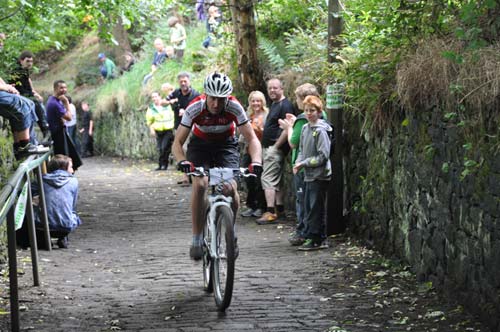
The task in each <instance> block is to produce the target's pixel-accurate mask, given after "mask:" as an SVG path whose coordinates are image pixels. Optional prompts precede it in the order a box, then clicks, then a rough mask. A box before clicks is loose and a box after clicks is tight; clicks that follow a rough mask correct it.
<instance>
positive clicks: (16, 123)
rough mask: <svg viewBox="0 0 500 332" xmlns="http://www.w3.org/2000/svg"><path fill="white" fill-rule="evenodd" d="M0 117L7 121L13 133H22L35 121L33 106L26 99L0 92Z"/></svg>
mask: <svg viewBox="0 0 500 332" xmlns="http://www.w3.org/2000/svg"><path fill="white" fill-rule="evenodd" d="M0 116H2V117H5V118H7V119H9V121H10V125H11V127H12V130H13V131H15V132H18V131H23V130H24V129H26V128H29V127H30V126H31V125H32V123H33V122H34V121H36V114H35V104H34V103H33V102H32V101H31V100H29V99H28V98H25V97H22V96H19V95H15V94H12V93H8V92H5V91H0Z"/></svg>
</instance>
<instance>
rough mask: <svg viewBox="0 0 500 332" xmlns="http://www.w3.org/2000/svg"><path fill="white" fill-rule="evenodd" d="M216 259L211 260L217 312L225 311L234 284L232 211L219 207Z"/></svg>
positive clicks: (225, 207)
mask: <svg viewBox="0 0 500 332" xmlns="http://www.w3.org/2000/svg"><path fill="white" fill-rule="evenodd" d="M216 229H217V231H216V237H217V248H216V251H217V257H216V258H215V259H213V260H212V262H211V263H212V265H213V270H212V273H213V274H212V279H213V286H214V297H215V304H216V305H217V309H219V311H224V310H226V308H227V307H229V304H230V303H231V298H232V296H233V282H234V261H235V257H234V227H233V211H232V210H231V209H230V208H229V207H227V206H219V207H218V208H217V214H216Z"/></svg>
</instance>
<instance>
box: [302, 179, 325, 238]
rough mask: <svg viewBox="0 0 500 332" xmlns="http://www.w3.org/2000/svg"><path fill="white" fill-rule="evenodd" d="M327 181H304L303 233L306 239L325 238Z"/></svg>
mask: <svg viewBox="0 0 500 332" xmlns="http://www.w3.org/2000/svg"><path fill="white" fill-rule="evenodd" d="M328 184H329V181H312V182H304V223H305V230H304V235H305V238H306V239H311V240H313V241H322V240H324V239H325V238H326V230H325V226H326V194H327V192H328Z"/></svg>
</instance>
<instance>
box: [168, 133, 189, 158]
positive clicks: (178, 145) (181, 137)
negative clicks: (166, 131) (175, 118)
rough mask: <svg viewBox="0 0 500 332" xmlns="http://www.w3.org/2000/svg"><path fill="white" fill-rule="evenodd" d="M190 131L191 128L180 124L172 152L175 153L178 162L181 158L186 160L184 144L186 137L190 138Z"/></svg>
mask: <svg viewBox="0 0 500 332" xmlns="http://www.w3.org/2000/svg"><path fill="white" fill-rule="evenodd" d="M190 131H191V129H190V128H188V127H186V126H183V125H179V127H178V128H177V130H176V132H175V139H174V144H173V145H172V152H173V153H174V156H175V160H177V162H179V161H181V160H186V154H185V153H184V150H183V149H182V146H183V145H184V142H186V139H187V138H188V135H189V132H190Z"/></svg>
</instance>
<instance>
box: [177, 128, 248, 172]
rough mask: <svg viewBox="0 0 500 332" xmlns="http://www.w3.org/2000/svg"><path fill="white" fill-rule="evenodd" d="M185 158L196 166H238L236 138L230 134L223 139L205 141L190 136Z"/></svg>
mask: <svg viewBox="0 0 500 332" xmlns="http://www.w3.org/2000/svg"><path fill="white" fill-rule="evenodd" d="M186 157H187V160H189V161H190V162H192V163H193V164H194V165H195V166H196V167H199V166H203V168H205V169H209V168H210V167H228V168H239V167H240V152H239V146H238V140H237V139H236V137H234V136H231V137H229V138H228V139H226V140H225V141H206V140H203V139H201V138H199V137H197V136H195V135H192V136H191V140H190V141H189V144H188V147H187V153H186Z"/></svg>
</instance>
